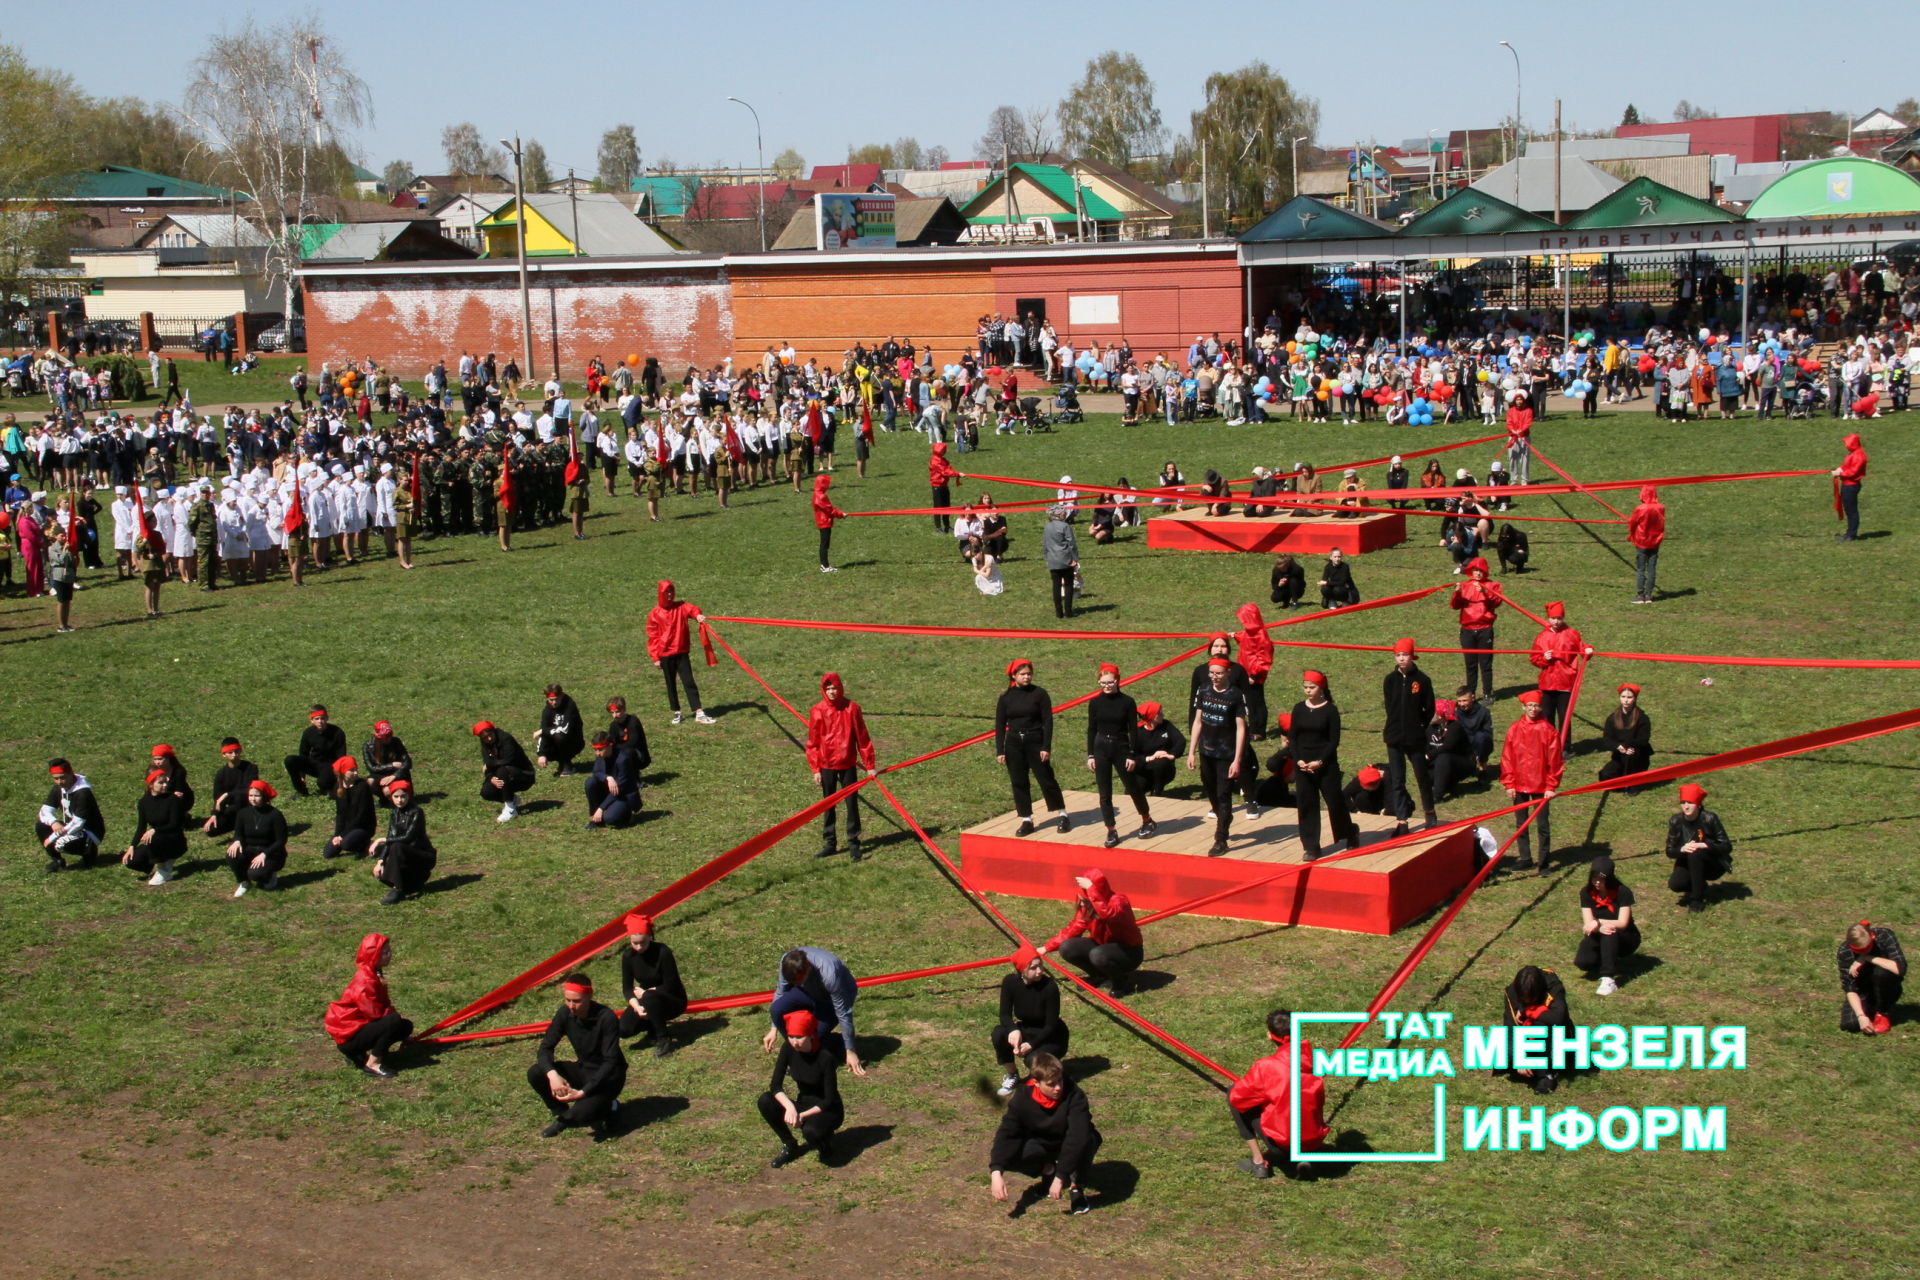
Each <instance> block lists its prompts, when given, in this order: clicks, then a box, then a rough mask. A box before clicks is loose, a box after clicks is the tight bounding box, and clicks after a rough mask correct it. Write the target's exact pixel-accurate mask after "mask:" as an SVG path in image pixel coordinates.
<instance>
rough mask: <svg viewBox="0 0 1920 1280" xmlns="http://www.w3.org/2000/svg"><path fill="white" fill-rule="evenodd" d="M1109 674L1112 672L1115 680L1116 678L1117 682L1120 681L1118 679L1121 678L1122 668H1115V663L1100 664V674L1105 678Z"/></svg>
mask: <svg viewBox="0 0 1920 1280" xmlns="http://www.w3.org/2000/svg"><path fill="white" fill-rule="evenodd" d="M1109 672H1111V673H1112V674H1113V678H1114V679H1115V680H1118V679H1119V678H1120V668H1119V667H1116V666H1115V665H1114V664H1113V663H1111V662H1103V663H1101V664H1100V674H1101V675H1103V676H1104V675H1106V674H1108V673H1109Z"/></svg>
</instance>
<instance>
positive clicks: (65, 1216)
mask: <svg viewBox="0 0 1920 1280" xmlns="http://www.w3.org/2000/svg"><path fill="white" fill-rule="evenodd" d="M316 1156H317V1153H313V1152H310V1151H305V1152H303V1151H302V1150H301V1149H300V1148H299V1146H298V1144H297V1143H296V1142H277V1141H272V1140H268V1139H253V1138H247V1137H245V1136H243V1135H237V1134H232V1133H230V1134H227V1135H223V1136H222V1137H220V1138H219V1139H217V1140H213V1141H208V1140H207V1139H205V1138H204V1137H202V1136H201V1135H198V1134H187V1133H183V1134H179V1135H177V1136H175V1137H172V1138H165V1139H162V1140H160V1141H150V1140H145V1139H144V1138H142V1137H135V1136H132V1135H129V1134H126V1133H115V1132H112V1131H110V1130H106V1129H103V1128H91V1127H82V1126H77V1125H73V1124H54V1123H51V1122H43V1121H42V1120H39V1119H35V1120H27V1121H18V1122H14V1123H10V1124H8V1125H7V1127H6V1129H5V1130H4V1131H3V1132H0V1205H4V1206H5V1217H6V1221H7V1232H6V1247H5V1250H4V1252H3V1253H0V1276H6V1277H13V1276H22V1277H35V1278H36V1280H38V1278H40V1277H75V1278H82V1277H106V1276H115V1277H141V1278H142V1280H175V1278H176V1277H178V1278H180V1280H186V1278H188V1277H193V1278H195V1280H198V1278H200V1277H205V1276H209V1275H212V1276H220V1277H255V1276H258V1277H263V1278H264V1277H304V1276H314V1277H325V1278H326V1280H338V1277H340V1276H350V1275H369V1274H371V1275H406V1276H410V1277H415V1278H416V1280H442V1278H445V1280H475V1278H485V1277H496V1276H497V1277H514V1278H515V1280H524V1278H525V1277H529V1276H538V1277H542V1280H546V1278H548V1277H564V1276H575V1275H581V1276H584V1275H588V1274H592V1275H594V1276H606V1275H621V1276H692V1275H702V1276H734V1275H750V1274H761V1275H765V1274H772V1275H786V1274H795V1275H801V1274H817V1273H819V1272H820V1271H822V1270H831V1271H834V1272H840V1273H843V1274H844V1273H846V1272H848V1271H849V1270H853V1273H854V1274H861V1273H865V1274H875V1275H896V1276H915V1275H939V1276H956V1277H972V1276H979V1277H982V1278H983V1280H984V1278H985V1277H989V1276H991V1277H995V1280H1003V1278H1004V1277H1005V1276H1007V1275H1008V1274H1010V1273H1011V1274H1018V1273H1020V1272H1023V1271H1029V1270H1035V1271H1043V1272H1052V1273H1056V1274H1057V1273H1059V1272H1061V1271H1064V1270H1066V1269H1068V1268H1072V1269H1075V1270H1078V1269H1080V1266H1081V1265H1084V1264H1082V1263H1079V1262H1078V1260H1077V1259H1076V1256H1075V1255H1074V1253H1073V1252H1071V1251H1070V1249H1069V1248H1062V1247H1055V1246H1052V1245H1050V1244H1047V1243H1045V1242H1028V1241H1023V1240H1021V1239H1020V1237H1021V1236H1031V1235H1034V1234H1036V1233H1035V1232H1034V1231H1032V1230H1031V1229H1029V1230H1020V1229H1018V1228H1019V1227H1027V1228H1034V1227H1041V1228H1043V1230H1042V1232H1041V1233H1040V1234H1045V1235H1056V1234H1059V1233H1060V1232H1062V1231H1065V1232H1069V1233H1072V1232H1077V1231H1085V1232H1089V1233H1096V1232H1100V1231H1101V1230H1102V1229H1103V1227H1104V1226H1107V1225H1110V1224H1105V1223H1102V1222H1101V1220H1100V1218H1101V1215H1097V1214H1094V1215H1088V1216H1087V1217H1083V1218H1074V1219H1061V1220H1059V1221H1058V1222H1057V1226H1056V1224H1054V1223H1044V1224H1043V1223H1041V1222H1038V1221H1029V1222H1027V1223H1024V1224H1004V1225H1005V1226H1010V1227H1014V1228H1015V1229H1014V1230H1012V1231H1011V1232H1009V1231H1006V1230H999V1231H996V1230H991V1229H985V1228H984V1227H983V1226H982V1225H980V1224H974V1225H969V1224H968V1223H967V1222H965V1221H963V1220H962V1217H961V1215H960V1214H957V1213H955V1212H954V1211H953V1210H952V1209H951V1207H949V1206H947V1205H944V1204H939V1203H929V1204H928V1205H927V1206H926V1207H925V1209H924V1211H913V1210H910V1211H905V1212H902V1211H899V1210H898V1209H895V1208H893V1207H889V1208H888V1209H887V1210H885V1211H875V1210H868V1209H864V1208H861V1207H858V1206H857V1205H847V1204H846V1203H845V1202H843V1203H842V1205H841V1206H839V1207H838V1209H837V1211H836V1210H835V1209H828V1210H822V1209H820V1208H819V1207H817V1206H809V1205H806V1204H803V1203H802V1202H801V1201H799V1200H798V1199H795V1198H792V1197H788V1196H785V1195H780V1194H777V1193H776V1194H769V1193H767V1192H765V1191H761V1190H759V1189H741V1190H738V1191H734V1190H730V1189H726V1188H715V1187H713V1186H712V1185H711V1184H708V1185H690V1184H682V1185H681V1186H678V1187H672V1188H661V1192H662V1199H663V1205H662V1208H661V1209H660V1211H659V1212H658V1213H653V1212H649V1210H648V1207H647V1206H646V1205H645V1204H644V1203H635V1202H634V1200H632V1199H628V1200H625V1201H622V1200H620V1199H615V1198H609V1197H602V1196H600V1195H598V1194H597V1193H596V1192H595V1190H594V1189H593V1188H590V1187H587V1188H583V1187H582V1186H580V1185H577V1184H575V1185H568V1184H569V1177H568V1170H567V1168H566V1166H565V1164H564V1163H557V1162H553V1161H538V1162H533V1165H532V1167H531V1168H529V1169H528V1170H527V1172H526V1173H525V1174H524V1175H523V1176H520V1177H517V1178H516V1179H514V1181H513V1185H511V1186H510V1187H507V1188H505V1189H476V1188H475V1186H474V1185H473V1179H472V1174H471V1171H470V1170H464V1169H460V1168H451V1169H444V1170H439V1171H433V1172H422V1173H419V1174H418V1175H417V1176H416V1177H414V1178H413V1179H412V1182H413V1183H414V1185H413V1186H411V1187H410V1188H408V1189H406V1190H401V1191H385V1192H383V1191H381V1190H380V1189H379V1185H378V1180H377V1179H372V1178H370V1179H368V1185H367V1188H366V1190H365V1191H364V1192H359V1191H356V1189H355V1188H354V1187H353V1186H350V1185H348V1186H343V1185H340V1183H339V1180H338V1179H337V1178H335V1177H334V1176H333V1175H331V1174H330V1173H327V1172H325V1171H324V1169H323V1165H324V1163H325V1162H323V1161H322V1160H320V1159H318V1158H316ZM815 1172H818V1171H815ZM645 1198H646V1197H645V1195H644V1194H643V1195H642V1196H641V1197H640V1199H641V1200H642V1201H644V1200H645ZM1038 1216H1039V1217H1042V1218H1052V1217H1053V1216H1054V1211H1053V1210H1052V1209H1051V1207H1050V1206H1049V1207H1045V1208H1042V1209H1040V1210H1039V1211H1038ZM995 1225H1002V1224H997V1223H996V1224H995ZM1101 1269H1102V1271H1103V1272H1105V1273H1107V1274H1109V1275H1114V1276H1124V1275H1127V1274H1129V1273H1128V1272H1127V1271H1126V1270H1124V1269H1115V1268H1114V1267H1113V1266H1112V1265H1111V1264H1110V1263H1108V1264H1103V1265H1102V1267H1101Z"/></svg>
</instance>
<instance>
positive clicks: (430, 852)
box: [368, 778, 440, 907]
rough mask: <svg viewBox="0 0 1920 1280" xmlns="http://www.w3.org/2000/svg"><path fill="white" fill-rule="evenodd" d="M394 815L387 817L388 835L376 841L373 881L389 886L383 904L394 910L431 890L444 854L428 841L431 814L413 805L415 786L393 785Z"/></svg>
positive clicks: (403, 782) (381, 901)
mask: <svg viewBox="0 0 1920 1280" xmlns="http://www.w3.org/2000/svg"><path fill="white" fill-rule="evenodd" d="M392 800H393V812H392V813H389V814H388V815H387V834H386V835H384V836H382V837H380V838H379V839H378V840H375V841H374V842H373V845H372V847H371V848H370V849H369V850H368V852H369V853H371V854H372V855H373V858H374V863H373V878H374V879H376V880H378V881H379V882H380V883H381V884H384V885H386V886H387V894H386V896H385V897H384V898H382V899H380V905H381V906H384V907H390V906H392V905H394V904H395V903H396V902H399V901H400V899H402V898H404V897H406V896H407V895H408V894H410V893H413V894H417V893H419V892H420V891H421V890H422V889H425V888H426V887H427V880H428V878H429V877H431V876H432V875H433V868H434V866H435V865H436V864H438V863H439V861H440V851H439V850H438V849H436V848H434V847H433V841H432V840H429V839H428V838H427V815H426V813H425V812H423V811H422V810H421V808H420V806H419V805H417V804H415V803H413V783H411V782H409V781H407V780H406V779H404V778H403V779H401V780H400V781H398V782H396V783H394V784H393V791H392Z"/></svg>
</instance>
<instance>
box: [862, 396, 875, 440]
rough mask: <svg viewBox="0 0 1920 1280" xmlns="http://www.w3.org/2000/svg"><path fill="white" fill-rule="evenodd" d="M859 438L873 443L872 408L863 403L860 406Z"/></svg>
mask: <svg viewBox="0 0 1920 1280" xmlns="http://www.w3.org/2000/svg"><path fill="white" fill-rule="evenodd" d="M860 438H861V439H863V440H865V441H866V442H867V443H868V444H872V443H873V406H872V405H870V404H868V403H866V402H865V401H862V402H861V404H860Z"/></svg>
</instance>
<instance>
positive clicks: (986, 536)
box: [979, 495, 1008, 560]
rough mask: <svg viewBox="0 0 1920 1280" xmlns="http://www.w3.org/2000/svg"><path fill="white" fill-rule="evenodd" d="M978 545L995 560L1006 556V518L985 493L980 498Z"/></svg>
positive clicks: (1003, 558)
mask: <svg viewBox="0 0 1920 1280" xmlns="http://www.w3.org/2000/svg"><path fill="white" fill-rule="evenodd" d="M979 511H980V545H981V546H982V547H984V548H986V552H987V554H988V555H990V556H992V557H993V558H994V559H995V560H1005V559H1006V558H1007V542H1008V538H1007V518H1006V516H1004V515H1002V514H1001V513H1000V511H999V510H998V508H996V507H995V506H994V505H993V499H992V498H991V497H988V496H986V495H982V496H981V498H980V506H979Z"/></svg>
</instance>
